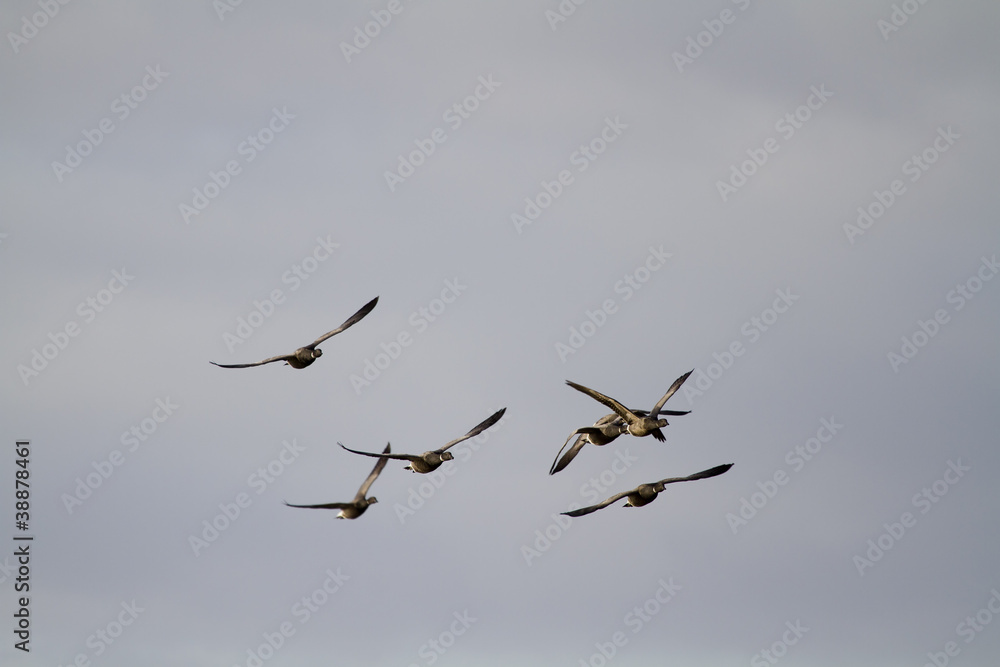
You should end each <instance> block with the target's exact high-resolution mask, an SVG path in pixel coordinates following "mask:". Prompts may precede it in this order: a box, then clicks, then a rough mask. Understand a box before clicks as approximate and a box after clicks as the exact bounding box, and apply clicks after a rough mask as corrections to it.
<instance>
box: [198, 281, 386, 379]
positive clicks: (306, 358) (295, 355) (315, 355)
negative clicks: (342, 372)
mask: <svg viewBox="0 0 1000 667" xmlns="http://www.w3.org/2000/svg"><path fill="white" fill-rule="evenodd" d="M377 303H378V297H375V298H374V299H372V300H371V301H369V302H368V303H366V304H365V305H364V306H362V307H361V310H359V311H358V312H356V313H354V314H353V315H351V316H350V317H349V318H347V321H346V322H344V323H343V324H341V325H340V326H339V327H337V328H336V329H334V330H333V331H327V332H326V333H325V334H323V335H322V336H320V337H319V338H317V339H316V340H314V341H313V342H311V343H309V344H308V345H306V346H305V347H300V348H299V349H297V350H295V351H294V352H292V353H291V354H282V355H280V356H277V357H271V358H269V359H265V360H264V361H256V362H254V363H252V364H216V363H215V362H214V361H210V362H208V363H210V364H214V365H215V366H218V367H219V368H250V367H251V366H263V365H264V364H269V363H271V362H273V361H284V362H285V363H286V364H288V365H289V366H291V367H292V368H305V367H306V366H308V365H309V364H311V363H312V362H314V361H316V360H317V359H319V358H320V357H321V356H323V350H318V349H316V346H317V345H319V344H320V343H322V342H323V341H325V340H326V339H327V338H330V337H331V336H336V335H337V334H339V333H340V332H341V331H344V330H345V329H347V328H349V327H351V326H353V325H355V324H357V323H358V322H360V321H361V320H362V318H364V316H365V315H367V314H368V313H370V312H372V308H374V307H375V304H377Z"/></svg>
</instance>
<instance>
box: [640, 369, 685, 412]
mask: <svg viewBox="0 0 1000 667" xmlns="http://www.w3.org/2000/svg"><path fill="white" fill-rule="evenodd" d="M691 373H694V369H691V370H689V371H688V372H687V373H685V374H684V375H682V376H680V377H679V378H677V379H676V380H674V383H673V384H672V385H670V389H667V393H665V394H664V395H663V398H661V399H660V400H659V401H657V403H656V405H654V406H653V409H652V410H650V412H651V413H653V414H656V413H658V412H659V411H660V408H662V407H663V404H664V403H666V402H667V399H668V398H670V397H671V396H673V395H674V394H675V393H677V390H678V389H680V388H681V385H682V384H684V380H687V379H688V376H690V375H691Z"/></svg>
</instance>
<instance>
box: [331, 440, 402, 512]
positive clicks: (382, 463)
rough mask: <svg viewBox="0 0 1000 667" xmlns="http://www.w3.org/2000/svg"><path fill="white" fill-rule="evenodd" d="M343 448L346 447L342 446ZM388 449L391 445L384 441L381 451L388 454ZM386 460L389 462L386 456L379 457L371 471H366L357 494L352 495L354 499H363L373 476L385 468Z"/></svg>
mask: <svg viewBox="0 0 1000 667" xmlns="http://www.w3.org/2000/svg"><path fill="white" fill-rule="evenodd" d="M341 447H343V445H341ZM344 449H347V448H346V447H344ZM390 451H392V446H391V445H390V444H389V443H386V444H385V449H383V450H382V453H383V454H388V453H389V452H390ZM388 462H389V457H387V456H380V457H379V460H378V462H377V463H376V464H375V467H374V468H372V471H371V472H370V473H368V477H366V478H365V481H364V482H363V483H362V484H361V488H360V489H358V495H356V496H354V500H355V501H358V500H364V498H365V496H367V495H368V489H370V488H371V486H372V483H373V482H374V481H375V478H377V477H378V474H379V473H380V472H382V469H383V468H385V464H386V463H388Z"/></svg>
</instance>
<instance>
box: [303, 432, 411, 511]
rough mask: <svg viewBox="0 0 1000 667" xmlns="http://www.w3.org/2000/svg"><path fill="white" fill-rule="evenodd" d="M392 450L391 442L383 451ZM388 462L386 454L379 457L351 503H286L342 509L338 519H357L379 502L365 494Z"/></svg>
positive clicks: (313, 507) (304, 506)
mask: <svg viewBox="0 0 1000 667" xmlns="http://www.w3.org/2000/svg"><path fill="white" fill-rule="evenodd" d="M390 451H392V446H391V445H390V444H386V446H385V450H384V451H383V452H382V453H383V454H388V453H389V452H390ZM388 462H389V459H387V458H386V457H384V456H381V457H379V460H378V463H376V464H375V467H374V468H372V471H371V472H370V473H368V477H366V478H365V481H364V483H363V484H362V485H361V488H360V489H358V493H357V495H355V496H354V500H352V501H351V502H349V503H323V504H320V505H293V504H291V503H288V502H286V503H285V505H287V506H289V507H300V508H306V509H320V510H340V512H339V513H338V514H337V518H338V519H357V518H358V517H359V516H361V515H362V514H364V513H365V510H366V509H368V506H369V505H374V504H375V503H377V502H378V498H376V497H375V496H371V497H370V498H365V495H366V494H367V493H368V489H370V488H371V485H372V483H373V482H374V481H375V478H376V477H378V474H379V473H380V472H382V469H383V468H385V464H386V463H388Z"/></svg>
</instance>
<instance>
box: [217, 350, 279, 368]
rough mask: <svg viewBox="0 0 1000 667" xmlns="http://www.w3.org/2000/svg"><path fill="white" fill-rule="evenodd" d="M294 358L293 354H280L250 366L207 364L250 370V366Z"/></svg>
mask: <svg viewBox="0 0 1000 667" xmlns="http://www.w3.org/2000/svg"><path fill="white" fill-rule="evenodd" d="M294 358H295V354H294V353H293V354H282V355H281V356H278V357H271V358H270V359H265V360H264V361H255V362H254V363H252V364H217V363H215V362H214V361H210V362H208V363H210V364H212V365H214V366H218V367H219V368H250V367H251V366H263V365H264V364H270V363H272V362H275V361H289V360H291V359H294Z"/></svg>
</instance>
